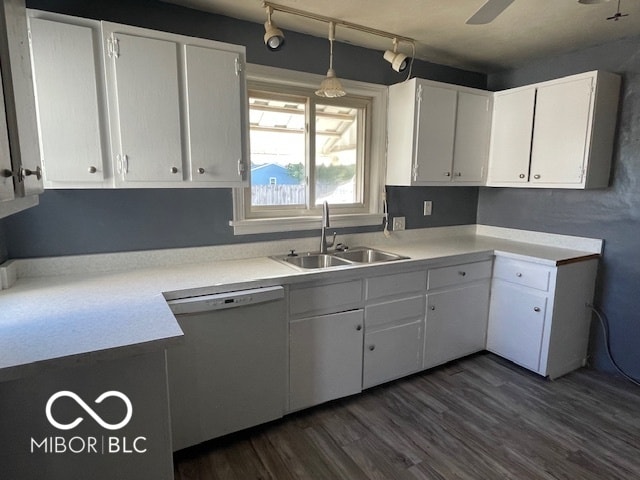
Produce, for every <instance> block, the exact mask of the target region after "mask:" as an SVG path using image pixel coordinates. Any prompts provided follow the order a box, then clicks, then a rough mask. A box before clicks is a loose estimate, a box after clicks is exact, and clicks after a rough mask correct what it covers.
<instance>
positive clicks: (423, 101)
mask: <svg viewBox="0 0 640 480" xmlns="http://www.w3.org/2000/svg"><path fill="white" fill-rule="evenodd" d="M491 102H492V94H491V93H490V92H487V91H483V90H477V89H472V88H466V87H459V86H456V85H449V84H445V83H438V82H432V81H428V80H422V79H417V78H414V79H411V80H409V81H407V82H403V83H399V84H396V85H392V86H390V87H389V118H388V126H387V129H388V136H389V141H388V148H387V178H386V183H387V185H404V186H411V185H483V184H484V182H485V177H486V165H487V158H488V147H489V134H490V126H491V110H492V107H491Z"/></svg>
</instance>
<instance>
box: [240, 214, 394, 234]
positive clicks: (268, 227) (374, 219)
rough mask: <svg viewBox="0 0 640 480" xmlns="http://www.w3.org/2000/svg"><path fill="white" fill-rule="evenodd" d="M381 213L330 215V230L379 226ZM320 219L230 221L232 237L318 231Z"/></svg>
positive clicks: (286, 218) (285, 218)
mask: <svg viewBox="0 0 640 480" xmlns="http://www.w3.org/2000/svg"><path fill="white" fill-rule="evenodd" d="M382 218H383V215H382V214H381V213H367V214H345V215H331V228H344V227H364V226H370V225H381V224H382ZM321 223H322V219H321V218H320V217H284V218H256V219H251V220H232V221H230V222H229V225H230V226H232V227H233V234H234V235H249V234H255V233H273V232H289V231H295V230H319V229H320V224H321Z"/></svg>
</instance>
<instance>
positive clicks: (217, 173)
mask: <svg viewBox="0 0 640 480" xmlns="http://www.w3.org/2000/svg"><path fill="white" fill-rule="evenodd" d="M184 51H185V66H186V87H187V118H188V126H187V135H188V148H189V156H190V160H191V175H192V179H193V180H194V181H200V182H220V183H225V182H226V183H234V182H235V183H240V182H241V181H242V175H241V174H240V173H239V167H238V163H239V162H242V161H243V160H244V159H243V151H242V145H243V139H242V133H241V132H242V131H243V124H242V123H243V115H242V112H243V108H244V105H243V104H242V98H243V97H242V94H241V90H240V87H241V82H240V79H239V71H238V68H240V66H241V64H240V63H239V62H240V55H239V54H238V53H235V52H225V51H222V50H214V49H211V48H204V47H198V46H193V45H185V47H184Z"/></svg>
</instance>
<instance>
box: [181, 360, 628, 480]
mask: <svg viewBox="0 0 640 480" xmlns="http://www.w3.org/2000/svg"><path fill="white" fill-rule="evenodd" d="M174 462H175V478H176V480H196V479H199V480H212V479H227V480H248V479H274V480H293V479H314V480H315V479H349V480H351V479H354V480H357V479H363V480H366V479H447V480H448V479H517V480H524V479H571V480H574V479H576V480H577V479H580V480H605V479H606V480H613V479H625V480H630V479H640V388H638V387H635V386H634V385H632V384H630V383H628V382H623V381H622V380H618V379H617V378H613V377H610V376H607V375H604V374H600V373H597V372H593V371H589V370H586V369H582V370H579V371H576V372H573V373H571V374H569V375H566V376H564V377H562V378H559V379H557V380H555V381H553V382H552V381H549V380H546V379H543V378H541V377H539V376H537V375H534V374H532V373H530V372H528V371H526V370H524V369H521V368H519V367H517V366H515V365H513V364H511V363H509V362H507V361H506V360H502V359H501V358H499V357H496V356H494V355H492V354H488V353H483V354H478V355H475V356H471V357H468V358H465V359H462V360H459V361H457V362H453V363H451V364H448V365H446V366H444V367H441V368H436V369H433V370H430V371H427V372H423V373H420V374H417V375H414V376H411V377H408V378H405V379H401V380H398V381H396V382H392V383H389V384H385V385H382V386H379V387H376V388H373V389H370V390H367V391H365V392H364V393H363V394H361V395H356V396H353V397H349V398H346V399H342V400H338V401H334V402H331V403H328V404H325V405H321V406H318V407H315V408H312V409H309V410H306V411H303V412H299V413H295V414H292V415H288V416H287V417H285V418H284V419H282V420H278V421H276V422H272V423H270V424H267V425H264V426H260V427H256V428H253V429H250V430H248V431H245V432H240V433H237V434H233V435H229V436H227V437H224V438H221V439H216V440H212V441H210V442H206V443H204V444H202V445H198V446H196V447H192V448H190V449H186V450H183V451H181V452H178V453H176V455H175V457H174Z"/></svg>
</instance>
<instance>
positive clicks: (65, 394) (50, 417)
mask: <svg viewBox="0 0 640 480" xmlns="http://www.w3.org/2000/svg"><path fill="white" fill-rule="evenodd" d="M60 397H69V398H72V399H73V400H75V401H76V403H77V404H78V405H80V406H81V407H82V408H83V409H84V411H85V412H87V413H88V414H89V415H91V418H93V419H94V420H95V421H96V422H98V424H99V425H100V426H101V427H102V428H106V429H107V430H119V429H121V428H122V427H124V426H125V425H127V424H128V423H129V421H130V420H131V415H132V414H133V407H132V405H131V401H130V400H129V397H127V396H126V395H125V394H124V393H121V392H118V391H116V390H110V391H108V392H104V393H103V394H102V395H100V396H99V397H98V398H96V400H95V403H102V401H103V400H104V399H105V398H109V397H118V398H119V399H121V400H122V401H123V402H124V404H125V405H126V406H127V414H126V415H125V417H124V419H123V420H122V421H121V422H120V423H116V424H113V425H112V424H110V423H107V422H105V421H104V420H102V418H100V417H99V416H98V414H97V413H96V412H94V411H93V410H92V409H91V407H90V406H89V405H87V404H86V403H85V402H84V400H82V399H81V398H80V397H79V396H78V395H76V394H75V393H73V392H69V391H67V390H63V391H60V392H58V393H54V394H53V395H51V397H50V398H49V400H48V401H47V407H46V410H45V411H46V414H47V420H49V423H51V425H53V426H54V427H56V428H58V429H60V430H71V429H72V428H76V427H77V426H78V425H79V424H80V422H82V421H83V420H84V418H82V417H78V418H76V419H75V420H74V421H73V422H71V423H68V424H66V425H65V424H64V423H59V422H57V421H56V420H55V419H54V418H53V415H51V407H52V406H53V402H55V401H56V400H57V399H58V398H60Z"/></svg>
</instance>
